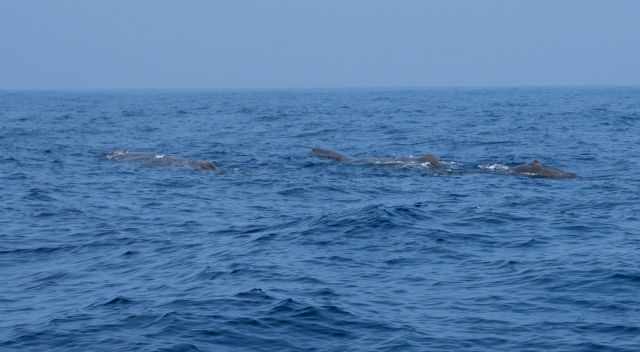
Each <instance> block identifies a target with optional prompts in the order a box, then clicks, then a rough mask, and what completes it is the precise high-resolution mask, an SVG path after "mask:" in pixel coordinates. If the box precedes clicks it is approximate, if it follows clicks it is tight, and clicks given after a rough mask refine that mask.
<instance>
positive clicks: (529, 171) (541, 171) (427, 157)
mask: <svg viewBox="0 0 640 352" xmlns="http://www.w3.org/2000/svg"><path fill="white" fill-rule="evenodd" d="M311 154H312V155H314V156H316V157H319V158H323V159H330V160H334V161H338V162H352V163H359V164H362V163H365V164H390V163H391V164H398V163H401V164H402V163H420V164H421V165H425V164H426V166H428V167H429V168H431V169H436V170H439V169H440V170H441V169H444V166H445V162H442V161H441V160H440V159H439V158H438V157H437V156H435V155H433V154H424V155H422V156H420V157H405V158H396V159H368V160H364V161H363V160H353V159H350V158H348V157H346V156H344V155H342V154H340V153H338V152H335V151H333V150H329V149H322V148H312V149H311ZM501 167H502V169H501V170H500V171H501V172H498V173H501V174H507V175H519V176H528V177H543V178H553V179H569V178H575V177H576V174H574V173H572V172H566V171H562V170H560V169H556V168H554V167H550V166H545V165H542V163H540V162H539V161H538V160H534V161H533V162H532V163H530V164H521V165H517V166H513V167H509V166H504V165H501ZM481 168H482V167H481ZM482 169H484V170H490V171H494V170H495V168H492V167H489V168H482ZM476 170H477V169H476ZM445 171H450V170H445ZM490 171H489V172H490ZM485 172H487V171H485Z"/></svg>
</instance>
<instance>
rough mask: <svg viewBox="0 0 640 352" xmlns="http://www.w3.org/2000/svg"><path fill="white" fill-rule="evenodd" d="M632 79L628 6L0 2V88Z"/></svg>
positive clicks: (634, 39)
mask: <svg viewBox="0 0 640 352" xmlns="http://www.w3.org/2000/svg"><path fill="white" fill-rule="evenodd" d="M638 84H640V1H634V0H626V1H625V0H611V1H595V0H594V1H589V0H580V1H579V0H561V1H551V0H535V1H534V0H530V1H524V0H523V1H517V0H513V1H512V0H467V1H463V0H441V1H429V0H404V1H402V0H401V1H380V0H348V1H344V0H343V1H337V0H323V1H319V0H318V1H311V0H308V1H307V0H287V1H285V0H232V1H216V0H188V1H175V0H174V1H164V0H162V1H159V0H134V1H123V0H109V1H97V0H95V1H89V0H75V1H71V0H50V1H47V0H41V1H37V0H2V1H0V88H8V89H13V88H17V89H29V88H43V89H51V88H53V89H55V88H63V89H66V88H71V89H84V88H316V87H318V88H324V87H408V86H466V85H473V86H477V85H480V86H494V85H497V86H504V85H510V86H511V85H638Z"/></svg>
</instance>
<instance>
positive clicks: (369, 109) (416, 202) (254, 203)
mask: <svg viewBox="0 0 640 352" xmlns="http://www.w3.org/2000/svg"><path fill="white" fill-rule="evenodd" d="M304 146H322V147H328V148H333V149H336V150H339V151H342V152H344V153H346V154H349V155H352V156H354V157H363V158H366V157H370V156H391V157H393V156H408V155H418V154H423V153H426V152H432V153H435V154H438V155H440V156H442V158H443V159H444V160H449V161H455V162H460V163H464V164H465V165H472V166H471V169H473V165H481V164H492V163H503V164H512V163H519V162H528V161H531V160H532V159H534V158H537V159H540V160H541V161H542V162H543V163H546V164H549V165H552V166H555V167H558V168H561V169H564V170H568V171H573V172H575V173H577V174H578V178H577V179H574V180H547V179H536V178H527V177H517V176H504V175H495V174H487V173H475V172H471V171H472V170H467V171H469V172H462V173H456V174H451V175H439V174H433V173H431V172H429V170H427V169H424V168H419V167H410V168H403V167H397V166H396V167H393V166H387V167H382V166H381V167H367V166H362V165H344V164H337V163H332V162H330V161H326V160H320V159H316V158H313V157H311V156H310V155H309V150H308V149H307V148H305V147H304ZM122 148H126V149H130V150H136V151H150V152H161V153H169V154H173V155H178V156H181V157H187V158H194V159H208V160H213V161H215V162H216V163H217V164H218V165H219V166H220V167H221V168H222V169H223V170H224V174H222V175H216V174H213V173H204V172H194V171H191V170H188V169H184V168H161V167H160V168H153V167H145V166H141V165H138V164H135V163H122V162H114V161H110V160H106V159H105V158H104V155H105V153H107V152H109V151H111V150H113V149H122ZM0 151H1V153H0V185H1V191H0V350H2V351H134V350H141V351H236V350H238V351H240V350H242V351H590V350H594V351H638V350H640V172H639V171H640V89H622V88H621V89H569V88H567V89H496V90H486V89H466V90H465V89H434V90H428V89H427V90H408V91H400V90H395V91H385V90H375V91H365V90H360V91H358V90H354V91H349V90H344V91H340V90H336V91H257V92H249V91H238V92H215V91H214V92H195V91H194V92H188V91H182V92H162V91H157V92H154V91H148V92H144V91H142V92H136V91H134V92H94V93H62V92H0Z"/></svg>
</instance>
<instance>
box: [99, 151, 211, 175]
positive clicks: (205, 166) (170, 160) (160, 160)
mask: <svg viewBox="0 0 640 352" xmlns="http://www.w3.org/2000/svg"><path fill="white" fill-rule="evenodd" d="M106 157H107V159H109V160H115V161H131V162H138V163H141V164H142V165H144V166H165V167H185V168H190V169H193V170H197V171H218V167H217V166H216V165H215V164H214V163H212V162H210V161H207V160H192V159H181V158H178V157H175V156H171V155H165V154H156V153H145V152H130V151H128V150H114V151H113V152H111V153H109V154H107V156H106Z"/></svg>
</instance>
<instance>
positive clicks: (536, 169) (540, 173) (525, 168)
mask: <svg viewBox="0 0 640 352" xmlns="http://www.w3.org/2000/svg"><path fill="white" fill-rule="evenodd" d="M511 172H512V173H514V174H516V175H522V176H530V177H545V178H557V179H562V178H576V174H574V173H573V172H566V171H562V170H560V169H556V168H554V167H550V166H544V165H542V163H541V162H539V161H538V160H534V161H533V162H532V163H530V164H522V165H518V166H514V167H512V168H511Z"/></svg>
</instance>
